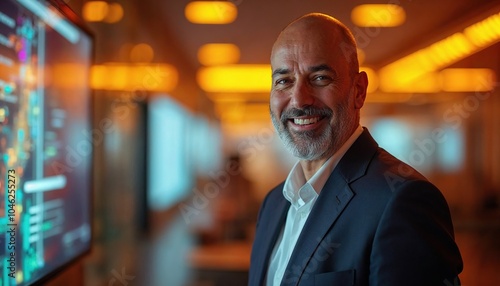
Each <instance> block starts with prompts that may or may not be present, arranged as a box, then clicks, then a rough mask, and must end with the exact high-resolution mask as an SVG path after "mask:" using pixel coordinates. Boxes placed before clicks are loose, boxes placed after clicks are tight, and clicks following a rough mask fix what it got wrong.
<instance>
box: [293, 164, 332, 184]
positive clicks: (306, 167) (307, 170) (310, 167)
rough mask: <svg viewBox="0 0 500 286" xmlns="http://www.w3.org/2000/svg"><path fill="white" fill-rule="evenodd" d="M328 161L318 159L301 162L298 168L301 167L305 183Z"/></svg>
mask: <svg viewBox="0 0 500 286" xmlns="http://www.w3.org/2000/svg"><path fill="white" fill-rule="evenodd" d="M326 160H328V158H325V159H318V160H301V161H300V166H301V167H302V171H303V172H304V176H305V178H306V181H309V179H311V178H312V176H314V174H316V172H317V171H318V170H319V168H321V166H323V164H324V163H325V162H326Z"/></svg>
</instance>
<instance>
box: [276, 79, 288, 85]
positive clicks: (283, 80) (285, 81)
mask: <svg viewBox="0 0 500 286" xmlns="http://www.w3.org/2000/svg"><path fill="white" fill-rule="evenodd" d="M289 82H290V81H289V80H288V79H286V78H281V79H278V80H276V83H275V84H276V85H284V84H287V83H289Z"/></svg>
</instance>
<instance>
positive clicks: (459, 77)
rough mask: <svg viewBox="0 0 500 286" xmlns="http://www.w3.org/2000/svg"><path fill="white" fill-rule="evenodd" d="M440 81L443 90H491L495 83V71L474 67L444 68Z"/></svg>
mask: <svg viewBox="0 0 500 286" xmlns="http://www.w3.org/2000/svg"><path fill="white" fill-rule="evenodd" d="M439 81H440V85H441V89H442V90H443V91H449V92H466V91H469V92H480V91H490V90H492V89H493V87H494V85H495V71H493V70H491V69H473V68H456V69H444V70H442V71H441V72H440V73H439Z"/></svg>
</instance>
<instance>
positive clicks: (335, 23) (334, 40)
mask: <svg viewBox="0 0 500 286" xmlns="http://www.w3.org/2000/svg"><path fill="white" fill-rule="evenodd" d="M303 43H311V44H322V45H327V46H328V49H329V50H330V51H331V52H338V51H340V52H341V54H342V55H343V57H344V59H345V61H346V62H347V64H348V66H349V70H350V71H351V72H352V73H353V74H356V73H358V71H359V63H358V57H357V51H356V41H355V39H354V36H353V35H352V33H351V31H349V29H348V28H347V27H346V26H345V25H344V24H343V23H342V22H340V21H339V20H337V19H335V18H333V17H331V16H329V15H326V14H321V13H311V14H306V15H304V16H302V17H300V18H298V19H296V20H295V21H293V22H292V23H290V24H289V25H288V26H286V27H285V29H283V31H281V33H280V35H279V36H278V39H277V40H276V42H275V43H274V45H273V49H272V53H271V58H272V57H273V55H274V54H275V53H276V52H277V51H278V50H279V49H280V48H282V47H284V46H287V45H288V46H290V45H299V44H303Z"/></svg>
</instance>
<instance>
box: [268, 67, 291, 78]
mask: <svg viewBox="0 0 500 286" xmlns="http://www.w3.org/2000/svg"><path fill="white" fill-rule="evenodd" d="M289 72H290V70H289V69H287V68H281V69H276V70H275V71H273V75H272V77H273V78H274V77H275V76H277V75H283V74H287V73H289Z"/></svg>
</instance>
